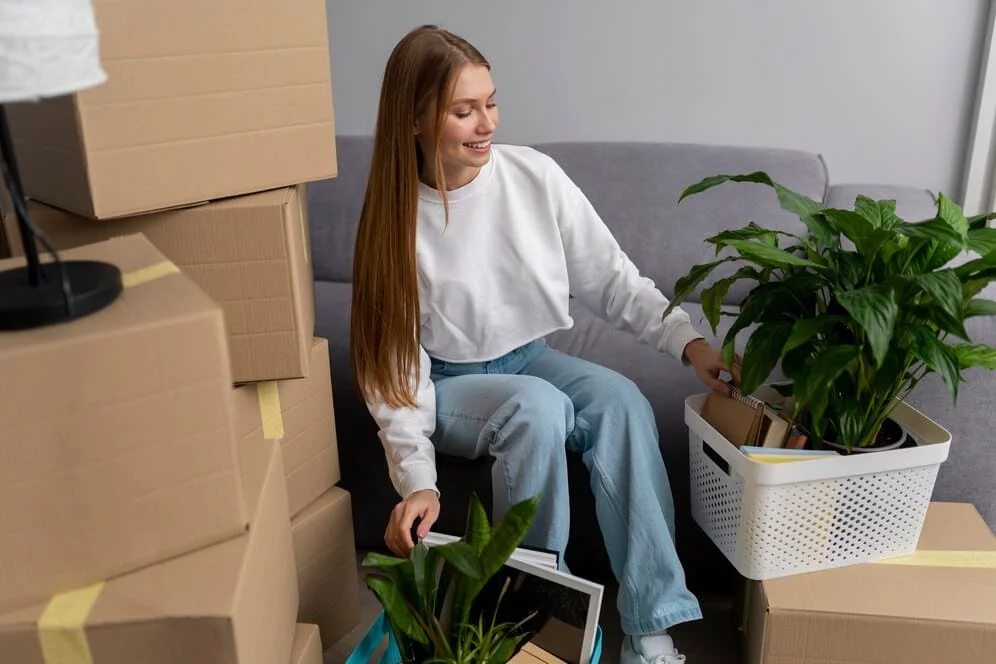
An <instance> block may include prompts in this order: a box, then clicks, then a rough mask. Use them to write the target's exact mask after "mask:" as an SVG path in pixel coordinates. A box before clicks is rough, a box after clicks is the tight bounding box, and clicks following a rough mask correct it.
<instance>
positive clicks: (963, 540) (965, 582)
mask: <svg viewBox="0 0 996 664" xmlns="http://www.w3.org/2000/svg"><path fill="white" fill-rule="evenodd" d="M746 588H747V596H746V608H747V611H746V624H745V625H744V634H745V638H744V641H743V643H742V645H743V653H742V658H741V661H743V662H745V663H746V664H825V663H828V662H847V664H896V663H898V662H902V664H933V663H934V662H944V663H945V664H982V663H983V662H992V661H996V537H994V535H993V533H992V532H991V531H990V530H989V528H988V526H987V525H986V523H985V521H983V520H982V517H981V516H980V515H979V513H978V512H977V511H976V510H975V508H974V507H973V506H972V505H969V504H960V503H931V505H930V508H929V511H928V513H927V519H926V522H925V523H924V527H923V532H922V533H921V536H920V543H919V547H918V550H917V552H916V553H915V554H914V555H912V556H905V557H902V558H892V559H885V560H883V561H880V562H877V563H869V564H863V565H853V566H850V567H844V568H840V569H832V570H825V571H821V572H812V573H808V574H798V575H794V576H788V577H784V578H780V579H774V580H770V581H763V582H749V583H748V584H747V586H746Z"/></svg>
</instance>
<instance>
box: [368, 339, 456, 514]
mask: <svg viewBox="0 0 996 664" xmlns="http://www.w3.org/2000/svg"><path fill="white" fill-rule="evenodd" d="M418 365H419V368H418V374H417V376H413V378H414V379H416V380H417V384H418V387H417V392H416V402H417V406H416V407H415V408H392V407H391V406H388V405H387V404H385V403H383V402H381V401H367V408H368V409H369V410H370V414H371V415H373V418H374V420H375V421H376V422H377V426H378V427H379V428H380V431H379V433H378V436H379V437H380V442H381V444H382V445H383V446H384V453H385V455H386V457H387V466H388V470H389V472H390V474H391V483H392V484H393V485H394V490H395V491H397V492H398V495H400V496H401V497H402V498H407V497H408V496H410V495H411V494H413V493H415V492H416V491H421V490H423V489H432V490H433V491H435V492H436V493H437V494H438V493H439V490H438V489H437V488H436V455H435V448H434V447H433V446H432V442H431V441H430V440H429V436H431V435H432V433H433V431H434V430H435V428H436V389H435V386H434V385H433V383H432V380H431V379H430V378H429V371H430V361H429V355H428V354H427V353H426V352H425V350H424V349H423V348H422V347H421V346H419V363H418Z"/></svg>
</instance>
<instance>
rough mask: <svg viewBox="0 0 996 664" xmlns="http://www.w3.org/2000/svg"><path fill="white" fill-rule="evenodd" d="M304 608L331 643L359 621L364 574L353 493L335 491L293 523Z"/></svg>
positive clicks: (302, 616)
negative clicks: (355, 530) (359, 571)
mask: <svg viewBox="0 0 996 664" xmlns="http://www.w3.org/2000/svg"><path fill="white" fill-rule="evenodd" d="M291 536H292V537H293V540H294V557H295V559H296V563H297V583H298V593H299V595H300V597H301V608H300V611H299V613H298V620H300V621H301V622H307V623H314V624H316V625H318V628H319V629H320V630H321V634H322V643H325V644H328V645H332V644H334V643H336V642H337V641H339V639H341V638H342V637H343V636H345V635H346V634H348V633H349V632H350V631H351V630H352V629H353V628H354V627H356V625H358V624H359V622H360V600H359V587H360V586H359V583H360V582H359V577H358V575H357V571H356V549H355V544H354V542H353V512H352V506H351V503H350V498H349V493H348V492H347V491H345V490H343V489H341V488H339V487H335V488H333V489H330V490H329V491H327V492H326V493H325V494H323V495H322V496H321V498H319V499H318V500H316V501H315V502H314V503H312V504H311V505H309V506H308V507H307V508H305V510H304V511H303V512H301V513H300V514H298V515H297V516H296V517H294V520H293V521H292V523H291Z"/></svg>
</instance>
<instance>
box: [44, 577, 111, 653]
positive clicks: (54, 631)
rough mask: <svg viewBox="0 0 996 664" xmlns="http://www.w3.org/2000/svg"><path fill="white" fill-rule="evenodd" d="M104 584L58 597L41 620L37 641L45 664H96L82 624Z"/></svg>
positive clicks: (54, 597) (55, 597)
mask: <svg viewBox="0 0 996 664" xmlns="http://www.w3.org/2000/svg"><path fill="white" fill-rule="evenodd" d="M103 589H104V582H103V581H101V582H100V583H95V584H93V585H92V586H87V587H85V588H79V589H77V590H71V591H69V592H66V593H61V594H59V595H55V596H53V597H52V599H51V600H49V603H48V606H46V607H45V610H44V611H43V612H42V614H41V617H39V618H38V623H37V626H38V641H39V643H40V644H41V650H42V659H43V660H44V661H45V664H93V655H92V654H91V653H90V644H89V643H88V642H87V638H86V631H85V630H84V628H83V624H84V623H85V622H86V619H87V616H89V615H90V610H91V609H93V605H94V604H95V603H96V602H97V598H98V597H100V592H101V591H102V590H103Z"/></svg>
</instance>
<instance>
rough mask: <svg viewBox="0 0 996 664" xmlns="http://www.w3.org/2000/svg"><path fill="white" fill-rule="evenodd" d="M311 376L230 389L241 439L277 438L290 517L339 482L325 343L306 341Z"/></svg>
mask: <svg viewBox="0 0 996 664" xmlns="http://www.w3.org/2000/svg"><path fill="white" fill-rule="evenodd" d="M310 355H311V360H310V362H311V376H309V377H308V378H300V379H297V380H281V381H271V382H266V383H250V384H249V385H243V386H241V387H239V388H237V389H235V391H234V392H235V394H234V401H235V421H236V427H237V431H238V432H239V437H240V438H241V439H242V440H262V439H264V438H266V439H269V440H279V441H280V442H281V444H280V449H281V451H282V452H283V458H284V471H285V472H286V475H287V498H288V503H289V505H290V513H291V516H294V515H295V514H297V513H298V512H300V511H301V510H303V509H304V508H305V507H307V506H308V505H310V504H311V503H312V502H314V501H315V500H316V499H317V498H318V497H319V496H320V495H322V494H323V493H325V492H326V491H327V490H328V489H329V488H330V487H332V486H334V485H335V483H336V482H338V481H339V450H338V447H337V446H336V435H335V419H334V413H333V410H332V383H331V377H330V373H329V344H328V341H326V340H325V339H319V338H317V337H316V338H314V339H312V342H311V351H310Z"/></svg>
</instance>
